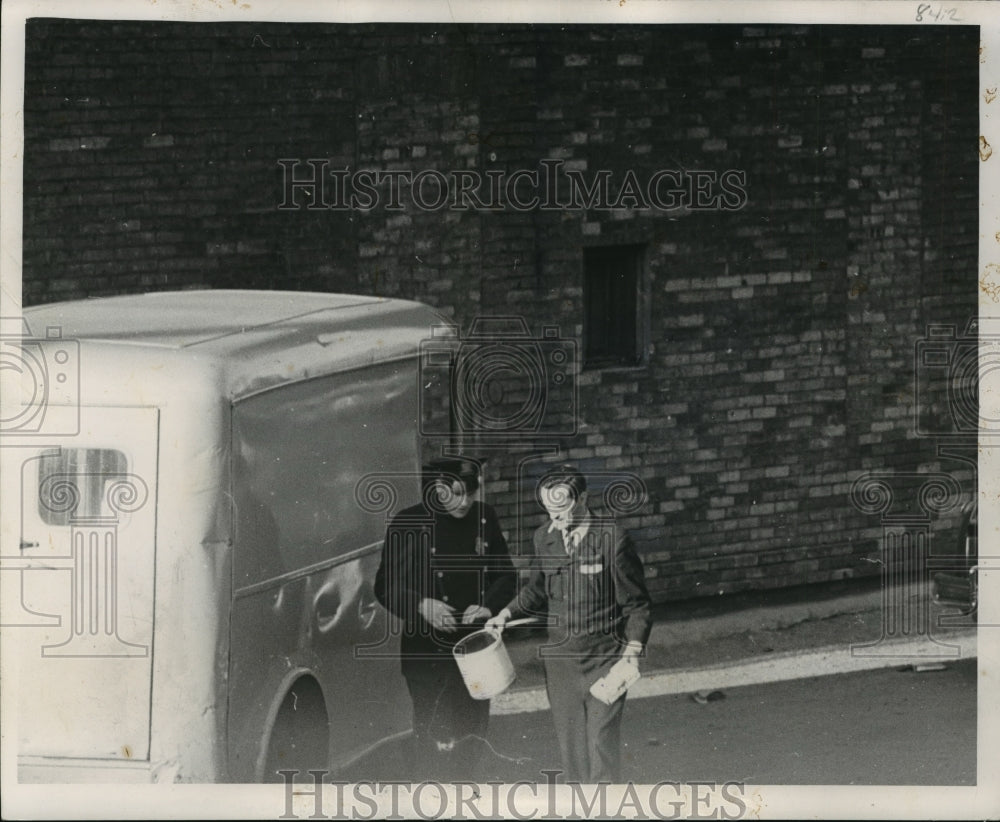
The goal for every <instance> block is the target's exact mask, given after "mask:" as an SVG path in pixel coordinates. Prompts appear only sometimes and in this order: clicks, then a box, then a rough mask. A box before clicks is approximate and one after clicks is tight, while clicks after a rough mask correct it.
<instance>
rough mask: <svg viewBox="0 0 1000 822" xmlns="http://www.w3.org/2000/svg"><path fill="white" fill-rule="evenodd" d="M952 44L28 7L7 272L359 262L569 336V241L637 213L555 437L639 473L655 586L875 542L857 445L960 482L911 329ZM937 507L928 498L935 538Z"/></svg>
mask: <svg viewBox="0 0 1000 822" xmlns="http://www.w3.org/2000/svg"><path fill="white" fill-rule="evenodd" d="M977 54H978V32H977V30H975V29H972V28H935V27H927V28H915V27H914V28H905V27H898V28H894V27H870V28H867V27H825V28H824V27H810V26H780V27H770V26H717V27H709V26H664V27H653V26H648V27H647V26H644V27H609V26H602V27H589V26H588V27H584V26H536V27H532V26H492V25H491V26H462V27H459V26H422V27H418V26H399V25H390V26H382V25H361V26H333V25H283V24H270V23H269V24H261V25H251V24H211V25H209V24H182V23H164V24H152V23H120V22H107V23H105V22H96V21H95V22H82V23H81V22H73V21H55V20H36V21H32V22H30V23H29V26H28V38H27V53H26V60H27V66H26V94H25V137H26V140H25V201H24V217H25V228H24V296H25V302H26V303H36V302H42V301H50V300H56V299H67V298H73V297H79V296H84V295H99V294H113V293H122V292H130V291H145V290H151V289H166V288H184V287H192V286H196V285H207V286H212V287H222V288H228V287H253V288H284V289H310V290H324V291H362V292H372V293H377V294H380V295H385V296H403V297H409V298H415V299H420V300H423V301H425V302H428V303H430V304H432V305H435V306H438V307H439V308H441V309H442V311H444V312H445V313H447V314H449V315H451V316H452V317H454V319H455V320H457V321H459V322H461V323H463V325H465V326H467V325H468V323H469V322H470V321H471V320H472V319H473V318H474V317H475V316H477V315H479V314H513V313H516V314H519V315H522V316H523V317H524V318H525V319H526V320H527V322H528V324H529V325H530V326H531V328H532V330H533V331H534V332H536V333H537V332H538V331H539V329H540V328H541V327H542V325H543V324H547V323H548V324H551V323H557V324H559V326H560V328H561V330H562V333H563V334H564V336H567V337H568V338H571V339H576V340H578V339H579V338H580V335H581V334H582V322H583V320H582V317H583V302H582V301H583V295H582V274H583V272H582V265H583V252H584V249H585V248H587V247H590V246H594V245H615V244H632V243H638V244H642V245H644V246H645V248H646V271H645V286H644V287H645V299H646V307H647V308H646V314H647V317H648V320H647V322H648V343H649V349H648V356H647V358H646V361H645V362H643V363H642V364H641V365H638V366H635V367H615V368H604V369H588V370H584V371H582V372H581V373H579V374H578V375H577V377H576V379H577V381H578V384H579V388H580V396H579V407H578V409H577V415H578V419H579V423H580V430H579V433H578V434H577V435H576V436H575V437H573V438H572V439H570V440H568V441H565V442H563V446H564V451H563V454H564V455H568V456H569V457H570V458H572V459H573V460H576V461H578V462H579V463H581V464H582V465H583V466H584V467H585V468H587V469H588V470H591V471H595V472H610V471H627V472H632V473H635V474H637V475H638V476H639V477H641V479H642V480H643V482H644V483H645V485H646V488H647V490H648V493H649V502H648V504H647V505H646V506H645V507H644V508H643V509H642V510H641V511H639V512H637V513H635V514H634V515H633V516H629V517H627V518H626V525H628V526H629V527H630V528H631V529H632V532H633V534H634V535H635V537H636V538H637V540H638V542H639V544H640V548H641V550H642V552H643V554H644V556H645V558H646V561H647V566H648V573H649V575H650V579H649V582H650V586H651V588H652V589H653V591H654V593H655V595H656V596H657V597H658V598H660V599H664V598H668V597H674V596H684V595H691V594H702V593H716V592H726V591H735V590H740V589H745V588H759V587H771V586H784V585H791V584H798V583H803V582H818V581H826V580H831V579H836V578H841V577H845V576H856V575H864V574H870V573H877V572H878V562H877V560H878V559H879V551H880V535H881V528H880V526H879V523H878V521H877V518H873V517H872V516H869V515H864V514H861V513H860V512H858V511H857V510H856V509H855V508H854V507H852V505H851V504H850V500H849V491H850V487H851V483H852V481H853V480H854V479H855V478H856V477H857V476H858V475H859V474H861V473H863V472H864V471H869V470H889V469H891V470H896V471H909V472H915V471H919V470H924V471H926V470H930V469H935V470H943V471H949V472H953V473H955V474H956V476H958V477H959V478H960V479H962V481H963V482H964V483H965V487H966V490H967V491H970V492H971V490H972V487H973V477H972V475H971V473H970V470H969V469H968V468H967V467H965V466H963V464H962V463H961V462H958V461H955V460H952V459H948V458H942V457H940V456H939V455H938V454H937V452H936V445H937V440H935V439H934V438H927V437H917V436H916V435H915V430H914V429H915V425H914V419H915V407H914V403H915V400H914V396H915V391H914V368H915V366H914V346H915V343H916V342H917V340H918V339H920V338H921V337H922V336H923V334H924V330H925V327H926V325H927V324H928V323H931V322H934V323H950V324H954V325H956V326H959V330H960V331H961V330H963V329H964V327H965V324H966V322H967V321H968V319H969V318H970V317H972V316H973V315H974V314H975V312H976V290H975V283H976V279H977V277H976V253H977V237H978V225H977V202H978V192H977V177H978V168H977V162H978V160H977V154H976V148H977V142H976V138H977V123H978V114H977V110H978V107H977V82H978V57H977ZM309 158H314V159H322V160H325V161H327V162H328V164H329V168H330V169H337V168H350V169H352V170H356V169H372V170H385V171H392V170H403V171H405V170H409V171H411V172H418V171H421V170H425V169H437V170H440V171H443V172H450V171H452V170H459V169H467V170H474V171H478V172H480V173H485V172H486V171H488V170H494V171H504V172H506V173H511V172H513V171H514V170H517V169H522V168H523V169H537V168H538V164H539V161H540V160H543V159H550V160H560V161H562V162H563V167H562V168H563V169H564V170H565V169H571V170H576V171H579V172H580V173H582V174H583V175H584V176H585V177H587V178H588V179H591V178H592V176H593V175H594V174H596V173H597V171H599V170H602V169H607V170H609V171H610V172H611V173H612V179H613V180H614V181H616V184H618V183H620V181H621V180H622V179H623V175H625V174H626V172H628V171H629V170H632V171H633V172H634V173H635V174H636V176H637V178H638V179H639V180H647V179H648V178H649V177H650V175H652V174H654V173H655V172H656V171H658V170H660V169H675V170H687V171H691V170H699V169H705V170H709V171H716V172H721V171H724V170H726V169H735V170H739V171H741V172H743V173H745V175H746V177H745V179H746V192H747V200H746V203H745V205H743V207H741V208H738V209H730V210H720V209H708V210H692V209H674V210H663V209H655V208H653V209H646V210H642V209H636V208H628V207H622V208H618V209H611V210H599V209H570V208H559V209H553V210H543V209H540V208H533V209H528V210H524V211H516V210H513V209H510V208H506V209H500V210H494V211H484V210H474V209H468V210H450V209H447V208H445V209H441V210H438V211H422V210H420V209H417V208H414V207H413V206H412V202H410V201H408V200H407V199H406V197H404V198H403V199H404V202H407V203H408V206H407V207H404V208H401V209H390V208H386V207H384V206H385V203H384V201H383V202H382V203H381V204H380V206H379V207H376V208H373V209H370V210H367V211H366V210H358V209H354V210H338V209H329V208H314V209H310V208H305V207H304V205H305V201H304V200H302V199H301V198H300V199H298V200H297V202H298V203H299V204H300V205H302V206H303V207H301V208H293V209H280V208H278V205H279V204H280V203H281V202H282V200H283V198H284V194H285V192H284V190H283V179H284V177H283V174H284V172H283V170H282V167H281V165H280V164H279V160H281V159H292V160H294V159H298V160H303V161H304V160H306V159H309ZM307 173H309V167H308V166H306V165H299V166H298V167H297V169H296V174H297V175H300V176H302V175H306V174H307ZM938 388H940V386H938ZM934 396H936V397H938V398H939V400H940V401H941V402H944V400H943V399H941V398H942V397H943V395H942V394H940V392H938V393H937V394H934ZM937 411H938V412H941V408H938V409H937ZM946 412H947V408H944V413H946ZM516 462H517V460H516V458H515V457H513V456H509V455H504V454H502V453H501V454H494V455H493V458H492V459H491V461H490V464H489V472H488V473H489V479H490V484H489V488H490V492H491V494H492V499H493V501H494V502H495V503H496V504H497V505H498V507H499V508H500V511H501V514H502V515H503V516H504V518H505V522H506V523H507V525H508V526H509V527H510V529H511V532H512V536H516V529H515V527H514V524H513V514H514V512H515V510H516V504H517V502H518V499H519V495H518V493H517V489H516V486H515V483H514V482H512V480H511V477H512V476H514V475H515V473H514V472H515V465H516ZM531 470H534V469H531ZM521 502H523V503H525V505H526V506H527V507H526V510H531V511H532V517H531V520H530V523H529V524H533V523H535V522H537V521H538V520H537V515H535V514H534V511H535V510H536V509H535V508H534V507H533V505H532V504H531V503H530V498H527V497H526V498H523V499H521ZM953 524H954V523H953V520H952V519H944V520H940V521H936V522H935V530H936V533H937V534H939V535H940V539H942V540H944V539H947V538H949V537H948V534H949V533H950V531H949V529H950V527H951V526H952V525H953Z"/></svg>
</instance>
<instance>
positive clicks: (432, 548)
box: [431, 546, 437, 554]
mask: <svg viewBox="0 0 1000 822" xmlns="http://www.w3.org/2000/svg"><path fill="white" fill-rule="evenodd" d="M431 553H432V554H436V553H437V548H435V547H433V546H431Z"/></svg>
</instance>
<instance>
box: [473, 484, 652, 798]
mask: <svg viewBox="0 0 1000 822" xmlns="http://www.w3.org/2000/svg"><path fill="white" fill-rule="evenodd" d="M538 497H539V502H540V503H541V505H542V507H543V508H544V509H545V511H546V513H548V515H549V520H550V521H549V523H547V524H545V525H542V526H541V527H540V528H538V529H537V530H536V531H535V534H534V548H535V553H534V557H532V559H531V563H530V566H529V569H530V570H529V576H528V579H527V581H526V583H525V584H524V585H523V586H522V587H521V590H520V591H519V592H518V594H517V596H516V597H515V598H514V599H513V600H512V601H511V602H510V603H509V604H508V605H507V606H506V607H505V608H503V609H502V610H501V611H500V613H499V614H498V615H497V616H496V617H493V618H492V619H490V620H488V621H487V624H488V625H493V626H496V627H499V628H502V627H503V625H504V624H505V623H506V622H507V620H509V619H510V618H511V617H512V616H520V615H524V614H529V615H530V614H538V613H539V612H541V611H543V610H544V609H545V608H546V607H547V608H548V614H549V639H550V643H549V644H548V645H546V646H543V647H542V648H541V649H540V653H541V655H542V658H543V659H544V662H545V683H546V690H547V692H548V697H549V704H550V705H551V708H552V720H553V722H554V724H555V729H556V736H557V737H558V739H559V748H560V752H561V754H562V760H563V768H564V771H565V778H566V779H567V780H568V781H577V782H585V783H597V782H619V781H620V779H621V775H620V767H621V744H620V729H621V720H622V711H623V708H624V706H625V694H624V693H622V695H621V696H620V697H618V698H617V699H615V700H614V701H613V702H612V703H611V704H610V705H608V704H605V703H604V702H603V701H601V700H599V699H597V698H596V697H595V696H593V695H592V694H591V692H590V688H591V686H593V685H594V683H595V682H597V680H599V679H601V678H602V677H604V676H606V675H607V674H608V672H609V671H610V670H611V668H612V667H613V666H615V665H616V664H617V663H621V664H622V665H623V666H635V668H636V670H635V673H638V664H639V661H638V660H639V656H640V655H641V654H642V652H643V648H644V647H645V643H646V640H647V639H648V638H649V631H650V627H651V623H650V598H649V594H648V592H647V591H646V585H645V582H644V579H643V570H642V563H641V561H640V560H639V557H638V555H637V554H636V551H635V548H634V546H633V544H632V540H631V539H630V538H629V536H628V534H627V533H625V531H624V530H623V529H621V528H619V527H618V526H616V524H615V522H614V519H613V518H612V517H610V516H608V515H605V514H603V513H602V512H599V511H597V510H596V509H594V510H592V509H591V508H590V507H589V506H588V503H587V486H586V481H585V480H584V477H583V475H582V474H581V473H580V472H579V471H578V470H577V469H576V468H575V467H573V466H571V465H563V466H559V467H558V468H554V469H552V470H550V471H549V472H547V473H546V474H545V476H543V477H542V479H541V480H540V481H539V485H538ZM621 670H626V671H627V670H628V669H627V668H624V669H621V668H620V669H618V670H616V672H615V673H616V674H617V673H619V672H620V671H621Z"/></svg>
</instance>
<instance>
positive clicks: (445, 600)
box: [441, 594, 448, 602]
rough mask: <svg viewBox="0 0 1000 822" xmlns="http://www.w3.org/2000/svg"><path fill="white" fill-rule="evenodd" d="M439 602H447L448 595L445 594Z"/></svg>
mask: <svg viewBox="0 0 1000 822" xmlns="http://www.w3.org/2000/svg"><path fill="white" fill-rule="evenodd" d="M441 601H442V602H447V601H448V595H447V594H445V596H443V597H441Z"/></svg>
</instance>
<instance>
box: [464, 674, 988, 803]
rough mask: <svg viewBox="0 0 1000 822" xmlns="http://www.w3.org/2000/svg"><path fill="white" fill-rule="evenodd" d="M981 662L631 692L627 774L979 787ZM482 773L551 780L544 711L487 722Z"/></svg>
mask: <svg viewBox="0 0 1000 822" xmlns="http://www.w3.org/2000/svg"><path fill="white" fill-rule="evenodd" d="M976 679H977V664H976V660H975V659H969V660H961V661H956V662H949V663H947V664H946V666H945V667H944V669H943V670H935V671H928V672H923V673H918V672H916V671H914V670H913V669H912V666H904V665H900V666H897V667H890V668H882V669H877V670H870V671H861V672H855V673H846V674H833V675H829V676H821V677H814V678H808V679H793V680H786V681H782V682H773V683H768V684H760V685H748V686H744V687H737V688H730V689H726V690H725V691H721V692H719V693H721V695H722V696H721V698H719V697H718V696H716V697H715V698H714V699H712V700H706V701H704V702H698V701H695V699H693V696H692V695H691V694H670V695H665V696H656V697H647V698H642V699H631V700H630V701H629V702H628V703H627V705H626V709H625V718H624V724H623V728H622V738H623V754H624V763H623V767H624V772H623V774H622V779H623V781H632V782H635V783H641V784H651V783H655V782H659V781H664V780H670V781H680V782H689V781H695V780H703V781H709V782H717V783H723V782H727V781H739V782H746V783H750V784H755V785H972V784H975V780H976ZM489 736H490V742H491V745H492V748H493V752H494V753H493V754H492V755H491V756H490V757H489V759H488V762H487V763H486V765H487V773H486V774H485V776H484V778H485V779H498V780H503V781H505V782H514V781H517V780H528V781H537V782H543V781H545V776H544V775H542V773H541V772H542V771H544V770H550V769H554V768H558V767H559V755H558V750H557V748H556V742H555V737H554V735H553V731H552V725H551V719H550V717H549V715H548V713H547V712H546V711H534V712H526V713H519V714H511V715H505V716H493V717H491V719H490V734H489Z"/></svg>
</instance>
